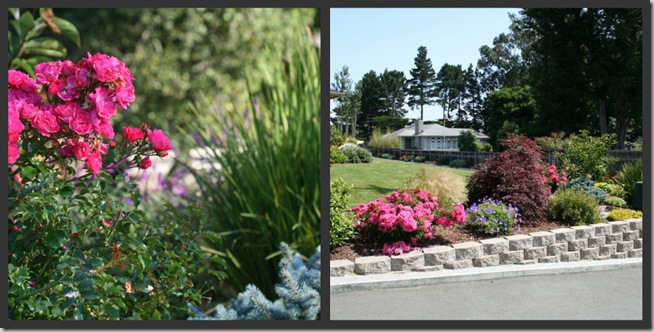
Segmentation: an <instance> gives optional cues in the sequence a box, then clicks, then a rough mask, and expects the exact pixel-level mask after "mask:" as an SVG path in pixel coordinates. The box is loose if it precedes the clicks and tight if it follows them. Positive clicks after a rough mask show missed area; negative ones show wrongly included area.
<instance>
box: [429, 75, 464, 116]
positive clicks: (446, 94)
mask: <svg viewBox="0 0 654 332" xmlns="http://www.w3.org/2000/svg"><path fill="white" fill-rule="evenodd" d="M464 89H465V82H464V80H463V71H462V70H461V65H456V66H455V65H450V64H448V63H446V64H444V65H443V67H441V69H440V70H439V71H438V75H436V94H437V96H438V97H439V99H438V100H437V102H438V104H440V105H441V106H442V107H443V110H445V112H446V113H447V117H448V118H450V117H451V112H452V111H453V110H456V111H457V119H458V120H465V111H464V110H463V108H462V105H461V103H462V97H463V90H464Z"/></svg>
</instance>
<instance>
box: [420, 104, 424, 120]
mask: <svg viewBox="0 0 654 332" xmlns="http://www.w3.org/2000/svg"><path fill="white" fill-rule="evenodd" d="M424 106H425V105H423V104H420V120H424V118H423V117H422V116H423V113H422V108H423V107H424Z"/></svg>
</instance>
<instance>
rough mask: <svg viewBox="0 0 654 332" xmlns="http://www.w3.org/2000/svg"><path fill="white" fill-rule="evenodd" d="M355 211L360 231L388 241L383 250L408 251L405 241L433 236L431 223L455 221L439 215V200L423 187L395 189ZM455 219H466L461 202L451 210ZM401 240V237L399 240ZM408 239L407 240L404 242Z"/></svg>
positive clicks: (389, 251)
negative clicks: (419, 188)
mask: <svg viewBox="0 0 654 332" xmlns="http://www.w3.org/2000/svg"><path fill="white" fill-rule="evenodd" d="M352 211H354V212H355V213H356V219H355V226H356V227H357V229H358V230H359V231H363V232H373V233H374V234H377V235H378V238H379V239H381V240H382V241H385V242H394V243H393V244H392V245H390V246H389V245H388V244H387V243H385V244H384V249H383V251H384V253H391V252H392V253H396V252H400V253H401V252H405V251H407V250H409V249H410V245H408V244H407V243H406V242H409V241H410V242H411V243H412V244H415V243H416V242H417V241H418V240H420V239H423V238H424V239H432V238H433V237H434V235H433V233H432V226H433V225H434V224H440V225H442V226H444V227H448V226H451V225H452V224H454V221H452V220H451V219H449V218H448V217H443V216H438V217H436V216H437V211H438V200H437V199H436V197H434V196H432V194H431V193H427V192H424V191H422V190H416V191H402V192H398V191H395V192H393V193H392V194H390V195H388V196H386V197H383V198H378V199H376V200H374V201H372V202H370V203H368V204H361V205H359V206H356V207H354V208H352ZM451 216H452V218H454V219H455V220H456V222H459V223H461V222H463V221H465V210H464V208H463V205H461V204H459V205H457V207H456V208H455V209H454V211H452V213H451ZM398 240H401V241H398ZM405 241H406V242H405Z"/></svg>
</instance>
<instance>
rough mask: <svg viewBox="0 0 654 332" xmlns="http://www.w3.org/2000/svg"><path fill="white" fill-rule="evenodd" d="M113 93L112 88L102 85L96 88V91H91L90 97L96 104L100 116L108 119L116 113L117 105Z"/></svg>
mask: <svg viewBox="0 0 654 332" xmlns="http://www.w3.org/2000/svg"><path fill="white" fill-rule="evenodd" d="M111 94H112V91H111V90H109V89H107V88H104V87H101V86H99V87H97V88H95V93H93V92H91V93H89V98H91V100H92V101H93V103H94V104H95V109H96V111H97V112H98V117H101V118H105V119H107V118H110V117H112V116H114V115H116V106H115V105H114V102H113V97H112V96H111Z"/></svg>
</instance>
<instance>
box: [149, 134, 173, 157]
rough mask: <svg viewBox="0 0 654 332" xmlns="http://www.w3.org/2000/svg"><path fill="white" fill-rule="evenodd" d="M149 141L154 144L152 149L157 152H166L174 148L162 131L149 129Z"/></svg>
mask: <svg viewBox="0 0 654 332" xmlns="http://www.w3.org/2000/svg"><path fill="white" fill-rule="evenodd" d="M148 141H149V142H150V143H152V149H153V150H154V151H155V152H165V151H167V150H170V149H171V148H172V146H171V145H170V141H169V140H168V137H166V134H164V132H163V130H161V129H155V130H150V129H148Z"/></svg>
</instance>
